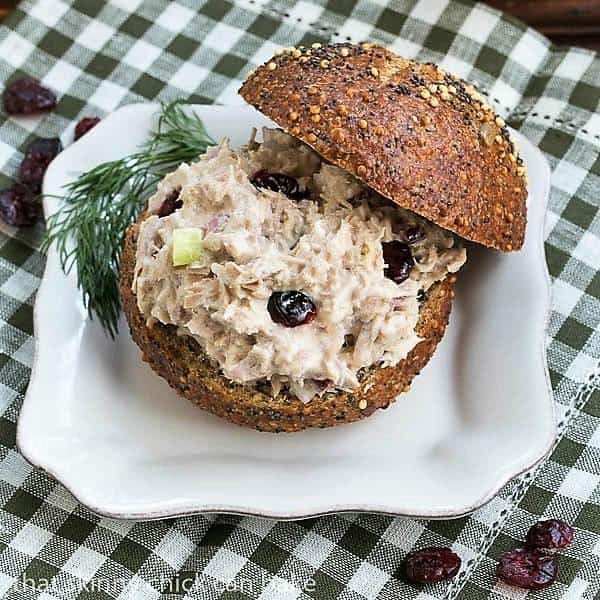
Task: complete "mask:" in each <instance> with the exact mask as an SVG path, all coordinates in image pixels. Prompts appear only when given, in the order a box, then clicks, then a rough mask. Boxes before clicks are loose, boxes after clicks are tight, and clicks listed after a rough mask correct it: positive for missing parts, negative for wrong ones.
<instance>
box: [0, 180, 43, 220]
mask: <svg viewBox="0 0 600 600" xmlns="http://www.w3.org/2000/svg"><path fill="white" fill-rule="evenodd" d="M41 214H42V210H41V204H40V202H39V200H38V199H37V198H36V197H35V196H34V194H33V192H32V191H31V190H30V189H29V188H28V187H27V186H26V185H23V184H22V183H15V184H14V185H13V186H12V187H10V188H8V189H6V190H2V191H1V192H0V218H1V219H2V220H3V221H4V222H5V223H8V225H13V226H15V227H26V226H29V225H33V224H34V223H35V222H36V221H37V219H38V217H39V216H40V215H41Z"/></svg>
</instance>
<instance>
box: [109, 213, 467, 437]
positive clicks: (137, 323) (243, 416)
mask: <svg viewBox="0 0 600 600" xmlns="http://www.w3.org/2000/svg"><path fill="white" fill-rule="evenodd" d="M144 217H145V215H141V216H140V218H139V219H138V222H137V223H134V224H133V225H132V226H131V227H130V228H129V229H128V230H127V232H126V236H125V242H124V246H123V252H122V255H121V265H120V280H119V287H120V293H121V302H122V305H123V311H124V313H125V316H126V317H127V321H128V323H129V329H130V331H131V336H132V337H133V340H134V341H135V343H136V344H137V345H138V346H139V348H140V349H141V351H142V358H143V360H144V361H145V362H147V363H148V364H149V365H150V367H152V369H153V370H154V371H155V372H156V373H157V374H158V375H160V376H161V377H162V378H163V379H165V380H166V381H167V382H168V383H169V385H170V386H171V387H172V388H173V389H175V390H176V391H177V393H178V394H180V395H181V396H184V397H185V398H187V399H188V400H191V401H192V402H193V403H194V404H196V405H197V406H199V407H200V408H202V409H204V410H208V411H210V412H211V413H213V414H215V415H218V416H219V417H223V418H224V419H227V420H228V421H231V422H232V423H236V424H237V425H244V426H246V427H253V428H254V429H258V430H260V431H268V432H274V433H279V432H282V431H285V432H292V431H301V430H302V429H306V428H308V427H333V426H335V425H340V424H342V423H352V422H353V421H358V420H360V419H364V418H365V417H368V416H370V415H372V414H373V413H374V412H375V411H376V410H377V409H379V408H387V407H388V406H389V405H390V404H391V403H392V402H394V400H395V399H396V397H397V396H398V394H400V393H402V392H405V391H407V390H408V389H409V387H410V384H411V382H412V380H413V379H414V377H415V376H416V375H418V373H419V372H420V371H421V369H423V367H424V366H425V365H426V364H427V362H428V361H429V359H430V358H431V356H432V355H433V353H434V351H435V348H436V346H437V344H438V342H439V341H440V339H441V338H442V336H443V335H444V331H445V329H446V325H447V323H448V318H449V316H450V309H451V304H452V296H453V295H454V294H453V292H452V289H453V287H454V281H455V280H456V278H455V277H454V276H450V277H446V279H444V280H443V281H441V282H438V283H436V284H435V285H433V286H432V287H431V288H430V289H429V291H428V293H427V297H426V299H425V300H424V301H423V302H422V304H421V309H420V313H419V321H418V323H417V327H416V331H417V333H418V335H419V336H420V337H421V338H422V341H421V342H419V343H418V344H417V345H416V346H415V347H414V348H413V349H412V350H411V351H410V352H409V354H408V356H407V357H406V358H405V359H404V360H402V361H400V362H399V363H398V364H397V365H395V366H394V367H385V368H383V367H372V368H371V369H369V370H367V372H366V373H365V375H364V377H363V378H362V380H361V384H360V387H359V388H358V389H356V390H355V391H354V392H351V393H350V392H338V393H330V394H326V395H325V396H324V397H323V398H318V399H316V400H313V401H311V402H309V403H308V404H304V403H303V402H301V401H300V400H298V399H297V398H295V397H293V396H286V395H285V394H283V393H282V394H280V395H278V396H277V397H276V398H273V396H272V395H271V394H270V386H264V385H256V384H255V385H241V384H237V383H233V382H231V381H229V380H228V379H227V378H225V377H224V376H223V375H222V374H221V373H220V372H219V370H218V368H216V367H215V365H214V364H213V363H211V362H210V360H209V359H208V357H207V356H206V355H205V354H204V353H203V352H202V349H201V348H200V346H199V345H198V343H197V342H196V341H195V340H194V339H192V338H189V337H182V336H178V335H177V331H176V328H175V327H174V326H171V325H163V324H161V323H156V324H155V325H153V326H152V327H147V325H146V319H145V318H144V316H143V315H142V314H141V313H140V311H139V309H138V306H137V300H136V296H135V294H134V293H133V291H132V289H131V284H132V281H133V271H134V268H135V256H136V244H137V234H138V228H139V223H140V222H141V220H142V219H143V218H144Z"/></svg>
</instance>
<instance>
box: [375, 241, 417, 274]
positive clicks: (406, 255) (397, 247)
mask: <svg viewBox="0 0 600 600" xmlns="http://www.w3.org/2000/svg"><path fill="white" fill-rule="evenodd" d="M381 247H382V249H383V260H384V261H385V264H386V265H387V267H386V268H385V269H384V271H383V274H384V275H385V276H386V277H387V278H388V279H391V280H392V281H394V282H396V283H402V282H403V281H405V280H406V279H408V276H409V275H410V271H411V269H412V268H413V265H414V264H415V262H414V260H413V257H412V254H411V251H410V248H409V247H408V245H407V244H405V243H403V242H399V241H398V240H394V241H392V242H383V243H382V244H381Z"/></svg>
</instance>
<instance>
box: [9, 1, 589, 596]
mask: <svg viewBox="0 0 600 600" xmlns="http://www.w3.org/2000/svg"><path fill="white" fill-rule="evenodd" d="M364 39H370V40H374V41H378V42H381V43H383V44H385V45H387V46H389V47H390V48H392V49H393V50H395V51H396V52H397V53H399V54H402V55H405V56H410V57H418V58H419V59H421V60H433V61H435V62H439V63H441V65H442V66H443V67H445V68H446V69H447V70H449V71H451V72H454V73H456V74H458V75H461V76H464V77H467V78H469V79H471V80H473V81H475V82H477V83H479V84H480V86H481V87H482V89H483V90H484V91H485V93H486V95H488V96H489V99H490V101H491V102H492V104H494V105H495V106H496V108H497V109H498V110H499V112H500V113H501V114H502V115H503V116H505V118H506V119H507V121H508V122H509V123H510V125H512V126H513V127H516V128H518V129H520V130H521V132H522V133H523V134H524V135H526V136H527V137H528V138H529V139H531V140H532V141H533V142H534V143H535V144H537V145H538V146H539V147H540V148H541V149H542V151H543V152H544V153H545V155H546V157H547V158H548V160H549V161H550V163H551V167H552V195H551V199H550V210H549V215H548V222H547V244H546V253H547V260H548V265H549V268H550V272H551V275H552V278H553V293H554V300H553V311H552V317H551V323H550V330H549V336H550V339H549V349H548V361H549V367H550V373H551V379H552V385H553V388H554V394H555V400H556V406H557V412H558V415H559V421H560V423H559V430H560V437H559V440H558V442H557V444H556V447H555V449H554V451H553V453H552V456H551V457H550V459H549V460H547V461H546V463H545V464H543V465H542V466H541V467H540V468H538V469H537V470H535V471H534V472H533V473H528V474H526V475H525V476H523V477H521V478H520V479H518V480H517V481H514V482H512V483H510V484H508V485H507V486H506V487H505V488H504V489H503V490H502V491H501V493H500V494H499V495H498V496H497V497H496V498H495V499H494V500H492V501H491V502H490V503H489V504H488V505H487V506H485V507H483V508H481V509H480V510H478V511H477V512H476V513H475V514H473V515H471V516H470V517H464V518H461V519H455V520H451V521H419V520H411V519H400V518H399V519H393V518H389V517H383V516H375V515H339V516H328V517H323V518H319V519H311V520H308V521H299V522H289V523H284V522H275V521H268V520H261V519H256V518H241V517H231V516H226V515H214V516H197V517H186V518H178V519H169V520H164V521H160V522H152V523H141V522H123V521H115V520H110V519H104V518H99V517H97V516H95V515H93V514H91V513H90V512H89V511H88V510H86V509H85V508H84V507H82V506H80V505H78V503H77V502H76V501H75V500H74V499H73V498H72V497H71V496H70V495H69V493H68V492H67V491H66V490H65V489H64V488H63V487H62V486H61V485H59V484H57V483H56V482H55V481H53V480H52V479H50V478H49V477H47V476H46V475H44V474H43V473H41V472H39V471H37V470H35V469H33V468H32V467H31V466H29V465H28V464H27V463H26V462H25V460H24V459H23V458H22V457H21V456H20V455H19V454H18V452H17V451H16V449H15V423H16V419H17V415H18V413H19V408H20V405H21V401H22V398H23V394H24V392H25V389H26V387H27V382H28V379H29V375H30V368H31V360H32V352H33V338H32V333H33V331H32V318H31V317H32V305H33V302H34V299H35V292H36V289H37V287H38V283H39V280H40V276H41V274H42V267H43V263H44V261H43V257H42V256H40V254H39V253H38V251H37V250H36V247H37V244H38V242H39V237H40V233H41V229H40V228H37V229H36V228H34V229H32V230H31V229H30V230H22V231H14V230H12V229H10V228H8V227H6V226H4V225H2V226H1V227H2V231H1V232H0V415H1V416H0V595H1V596H3V597H6V598H11V599H15V598H34V597H39V598H46V599H50V598H94V599H96V598H97V599H105V598H117V597H118V598H122V599H125V598H127V599H136V600H137V599H146V598H159V597H162V598H183V597H185V598H202V599H208V598H216V597H223V598H229V599H233V598H236V599H243V598H244V599H245V598H264V599H277V600H278V599H288V598H297V597H299V598H310V597H312V598H318V599H328V598H331V599H333V598H340V599H345V600H354V599H356V600H359V599H363V598H388V599H392V598H401V599H404V598H419V599H427V598H430V599H434V598H448V599H453V598H465V599H479V598H514V599H521V598H524V597H525V596H526V593H525V592H522V591H518V590H515V589H512V588H508V587H506V586H503V585H501V584H498V583H497V582H496V581H495V578H494V575H493V572H494V568H495V565H496V560H497V558H498V556H499V554H500V553H501V552H502V551H504V550H505V549H508V548H511V547H514V546H515V545H516V544H517V540H522V539H523V538H524V534H525V532H526V531H527V529H528V527H529V526H530V525H531V524H532V523H534V522H535V521H537V520H538V519H540V518H542V517H550V516H558V517H561V518H563V519H565V520H566V521H568V522H570V523H572V524H574V526H575V527H576V538H575V542H574V544H573V546H572V547H571V548H569V549H568V550H567V551H566V552H565V553H564V554H563V556H561V558H560V575H559V580H558V582H557V583H556V584H555V585H554V586H553V587H551V588H549V589H548V590H545V591H542V592H537V593H530V596H531V597H536V598H547V599H553V598H564V599H567V598H568V599H571V600H576V599H586V600H592V599H594V598H596V599H598V598H600V576H599V571H600V389H599V381H600V374H599V371H598V361H599V359H600V332H599V327H598V326H599V322H600V270H599V268H600V212H599V206H600V155H599V150H600V115H599V114H596V111H597V109H598V105H599V101H600V61H599V60H598V58H597V57H596V56H595V55H594V54H593V53H591V52H587V51H584V50H578V49H559V48H554V47H552V46H551V45H550V44H549V42H548V41H547V40H545V39H544V38H543V37H541V36H540V35H539V34H537V33H535V32H533V31H531V30H528V29H526V28H525V27H524V26H522V25H521V24H520V23H517V22H514V21H513V20H511V19H509V18H506V17H504V16H502V15H500V14H499V13H497V12H495V11H493V10H491V9H488V8H486V7H484V6H482V5H475V4H472V3H471V2H469V1H467V0H461V1H460V2H455V1H448V0H301V1H298V2H290V1H278V2H274V1H269V0H178V1H177V2H167V1H166V0H148V1H141V0H112V1H111V2H106V3H105V2H100V1H99V0H30V1H26V2H23V3H22V4H21V5H20V7H19V8H18V9H17V10H15V11H14V13H12V14H11V15H10V16H9V18H8V19H7V20H6V21H5V22H4V24H3V25H2V26H1V27H0V80H1V81H2V84H4V83H5V82H6V81H7V80H8V79H10V78H12V77H14V76H16V74H27V75H33V76H35V77H38V78H40V79H41V80H43V82H45V83H46V84H47V85H48V86H49V87H51V88H53V89H54V90H56V91H57V92H59V96H60V102H59V104H58V107H57V109H56V110H55V111H53V112H52V113H51V114H49V115H47V116H45V117H43V118H42V119H38V118H27V119H7V118H6V117H5V116H4V115H2V116H0V170H1V175H0V177H1V181H0V188H1V187H5V186H6V185H8V184H9V181H10V178H11V177H12V176H13V175H14V173H15V170H16V168H17V166H18V164H19V162H20V159H21V156H22V154H21V153H22V151H23V148H24V147H25V146H26V144H27V143H28V141H29V140H30V139H31V137H32V136H35V135H44V136H55V135H59V134H61V133H62V132H63V131H64V130H65V128H66V127H67V126H68V125H69V124H71V123H72V122H73V121H75V120H78V119H79V118H80V117H82V116H92V115H100V116H102V115H104V114H106V113H108V112H110V111H112V110H113V109H115V108H116V107H117V106H119V105H122V104H126V103H129V102H137V101H144V100H156V99H160V100H169V99H174V98H180V97H183V98H189V99H190V100H191V101H193V102H218V103H233V102H240V99H239V98H238V97H237V96H236V90H237V88H238V86H239V84H240V81H241V79H242V78H243V77H244V74H245V73H246V72H247V71H248V70H249V69H251V68H253V67H254V66H256V65H257V64H258V63H261V62H263V61H264V60H265V59H266V58H268V57H269V56H270V55H271V54H272V53H273V51H274V50H276V49H277V48H278V47H280V46H289V45H299V44H305V45H306V44H308V43H312V42H316V41H319V42H323V41H327V40H334V41H340V40H354V41H359V40H364ZM65 141H66V140H65ZM427 545H451V546H452V547H453V548H454V550H455V551H456V552H457V553H458V554H460V555H461V556H462V558H463V570H462V571H461V573H460V575H459V576H458V578H457V579H456V580H455V581H454V582H453V583H451V584H449V585H448V584H438V585H436V586H430V587H427V588H418V587H416V586H410V585H407V584H405V583H403V582H402V581H401V579H400V577H399V565H400V564H401V561H402V559H403V557H404V556H405V555H406V553H407V551H409V550H410V549H412V548H417V547H423V546H427ZM34 585H37V586H38V587H37V590H35V589H34V588H33V587H32V586H34Z"/></svg>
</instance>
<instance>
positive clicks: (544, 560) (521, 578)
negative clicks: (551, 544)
mask: <svg viewBox="0 0 600 600" xmlns="http://www.w3.org/2000/svg"><path fill="white" fill-rule="evenodd" d="M556 574H557V564H556V556H550V555H548V554H544V553H542V552H540V551H539V550H527V549H525V548H517V549H516V550H511V551H509V552H505V553H504V554H503V555H502V556H501V557H500V562H499V563H498V567H497V569H496V575H498V578H499V579H501V580H502V581H504V583H508V584H509V585H514V586H516V587H520V588H525V589H528V590H539V589H541V588H545V587H547V586H549V585H550V584H551V583H553V582H554V580H555V579H556Z"/></svg>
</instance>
